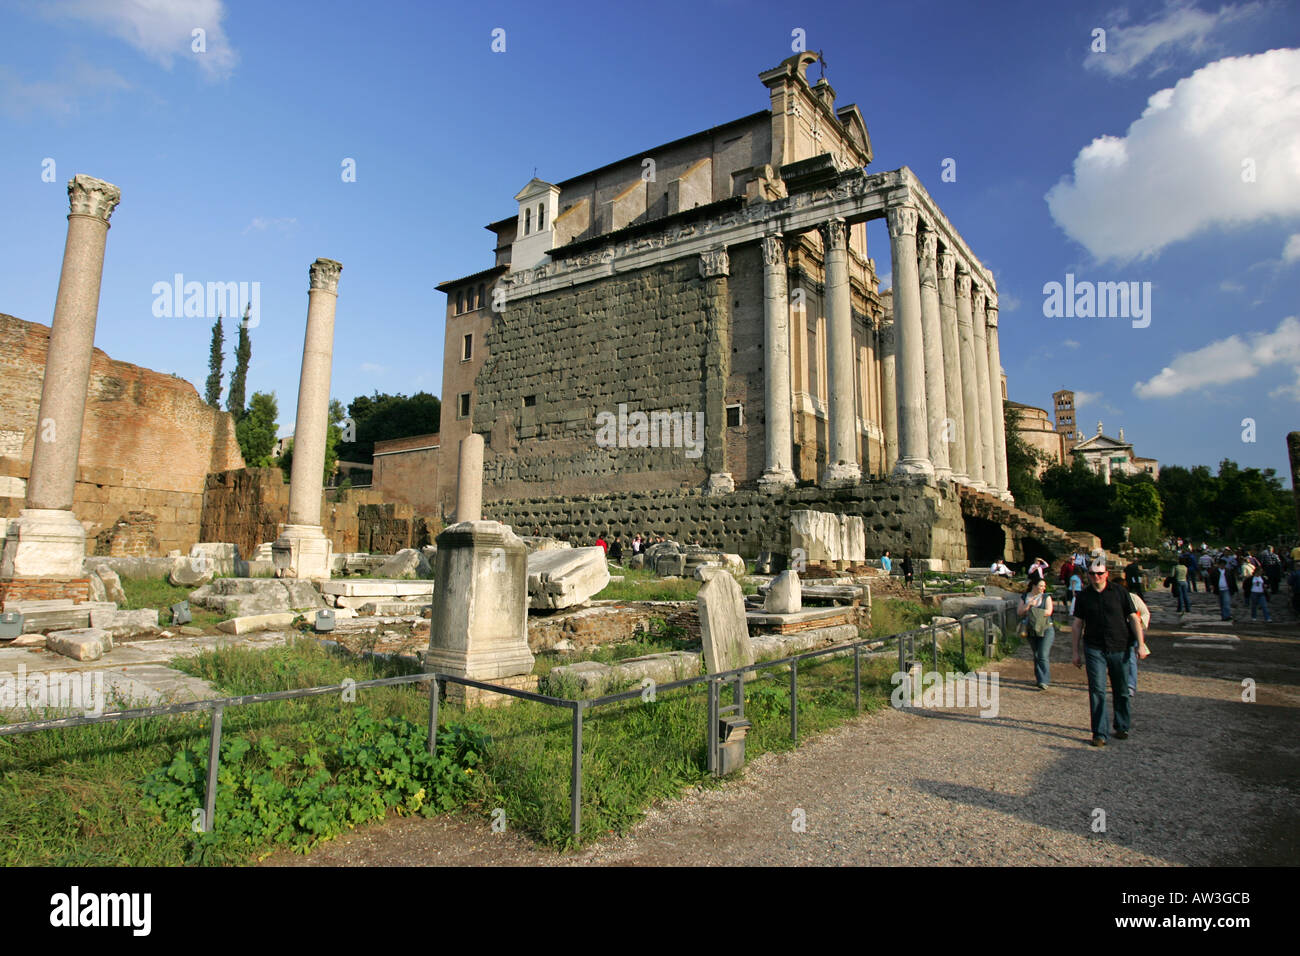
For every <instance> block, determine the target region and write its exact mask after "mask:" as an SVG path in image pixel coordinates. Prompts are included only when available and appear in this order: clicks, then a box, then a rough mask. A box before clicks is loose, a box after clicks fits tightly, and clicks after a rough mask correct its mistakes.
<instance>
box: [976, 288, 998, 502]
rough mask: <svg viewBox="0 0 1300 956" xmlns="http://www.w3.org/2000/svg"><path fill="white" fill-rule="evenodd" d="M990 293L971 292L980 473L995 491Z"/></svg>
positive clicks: (996, 476) (996, 478) (992, 491)
mask: <svg viewBox="0 0 1300 956" xmlns="http://www.w3.org/2000/svg"><path fill="white" fill-rule="evenodd" d="M986 301H988V293H987V292H985V291H984V289H982V288H980V287H979V286H976V287H975V289H974V292H973V293H972V295H971V323H972V325H973V326H974V328H975V374H976V376H977V377H978V379H979V389H978V391H979V394H978V401H979V414H980V472H981V473H982V474H983V476H984V483H985V484H986V485H988V490H989V491H990V492H991V493H992V494H998V493H999V492H1001V490H1002V489H1001V488H999V487H998V469H997V465H996V464H994V459H993V406H992V401H991V399H992V395H993V393H992V391H991V390H990V389H991V386H990V384H989V378H990V376H989V345H988V320H987V319H986V318H985V316H984V303H985V302H986Z"/></svg>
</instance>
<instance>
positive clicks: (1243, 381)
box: [0, 0, 1300, 476]
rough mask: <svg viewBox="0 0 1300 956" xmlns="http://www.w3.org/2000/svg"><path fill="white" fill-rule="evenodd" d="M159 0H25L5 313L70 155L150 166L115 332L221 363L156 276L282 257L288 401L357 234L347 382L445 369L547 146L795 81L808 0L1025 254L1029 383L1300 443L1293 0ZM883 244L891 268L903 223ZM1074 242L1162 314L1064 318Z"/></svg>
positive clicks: (550, 171) (1133, 424)
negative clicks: (650, 0) (788, 61)
mask: <svg viewBox="0 0 1300 956" xmlns="http://www.w3.org/2000/svg"><path fill="white" fill-rule="evenodd" d="M149 6H151V5H146V4H139V3H134V2H128V0H47V2H43V3H35V2H23V0H0V139H2V141H3V142H4V144H5V145H4V149H3V150H0V202H2V207H0V208H3V209H4V226H5V228H4V229H3V230H2V231H0V235H2V236H3V240H2V241H3V247H0V248H2V249H3V255H2V256H0V311H3V312H8V313H11V314H13V315H17V316H19V317H20V318H25V319H28V320H31V321H37V322H43V323H47V324H48V323H49V321H50V317H51V315H52V314H53V308H54V298H55V293H56V290H57V287H58V276H59V265H60V259H61V256H62V249H63V240H64V236H65V234H66V220H65V218H64V217H65V215H66V212H67V198H66V192H65V184H66V182H67V180H68V179H69V178H70V177H71V176H72V175H73V174H75V173H87V174H89V175H92V176H97V177H99V178H102V179H107V180H109V181H111V182H113V183H116V184H117V185H118V186H120V187H121V189H122V196H123V199H122V203H121V205H120V206H119V207H118V210H117V212H116V213H115V214H114V217H113V226H112V229H111V231H110V233H109V239H108V253H107V259H106V266H105V274H104V283H103V293H102V298H101V302H100V312H99V324H98V329H97V334H96V345H97V346H98V347H99V348H102V349H104V350H105V351H106V352H108V354H109V355H111V356H112V357H113V358H116V359H121V360H123V361H128V362H133V363H136V364H139V365H144V366H147V367H149V368H154V369H157V370H159V371H163V372H175V373H177V374H179V375H181V376H182V377H184V378H186V379H188V380H189V381H191V382H193V383H195V385H196V386H197V387H199V388H200V389H201V388H202V385H203V380H204V378H205V377H206V375H207V357H208V340H209V334H210V327H211V324H212V319H211V318H183V317H182V318H167V317H161V318H160V317H157V316H155V315H154V311H155V310H154V301H155V295H154V293H153V287H154V284H155V283H157V282H168V283H170V282H171V281H172V278H173V276H174V275H175V274H176V273H181V274H183V275H184V277H185V279H186V280H187V281H200V282H208V281H245V282H258V283H260V288H261V317H260V323H259V325H258V327H257V328H256V329H254V330H253V361H252V366H251V369H250V372H249V384H248V388H249V392H250V393H251V392H252V391H254V390H260V391H274V392H275V393H276V396H277V398H278V400H279V405H280V419H281V422H282V424H283V426H284V427H283V429H282V430H285V431H287V430H288V429H289V428H290V427H291V425H292V419H293V413H294V407H295V404H296V396H297V385H298V371H299V363H300V361H301V349H302V336H303V329H304V323H305V319H306V289H307V267H308V265H309V264H310V263H311V261H312V260H313V259H315V258H316V257H318V256H325V257H328V258H334V259H338V260H340V261H341V262H342V263H343V267H344V268H343V275H342V279H341V282H340V286H339V293H340V297H339V302H338V321H337V329H336V339H335V353H334V378H333V393H334V395H335V397H337V398H339V399H342V400H343V401H344V402H345V403H346V402H347V401H348V400H350V399H351V398H353V397H354V396H356V395H358V394H369V393H371V392H373V391H375V390H376V389H378V390H380V391H388V392H398V391H401V392H406V393H408V394H409V393H411V392H414V391H419V390H422V389H423V390H429V391H433V392H435V393H440V386H441V369H442V335H443V320H442V316H443V308H444V300H443V296H442V295H441V294H440V293H438V292H436V291H435V290H434V286H435V285H436V284H437V283H439V282H441V281H443V280H445V279H449V278H454V277H457V276H461V275H465V274H468V273H472V272H476V271H478V270H480V269H483V268H486V267H488V266H489V265H491V263H492V252H491V248H492V236H491V234H489V233H488V232H486V231H485V230H484V229H483V226H484V225H485V224H487V223H488V222H491V221H494V220H496V219H500V218H502V217H505V216H508V215H510V214H512V213H513V212H514V202H513V200H512V197H513V196H514V194H515V193H516V192H517V191H518V190H519V188H520V187H521V186H522V185H523V184H524V183H525V182H527V180H528V179H529V178H530V177H531V176H532V175H533V171H534V168H536V171H537V175H538V176H540V177H541V178H543V179H548V180H550V181H552V182H556V181H560V180H562V179H566V178H568V177H570V176H574V175H576V174H578V173H581V172H583V171H585V170H588V169H591V168H594V167H596V166H599V165H602V164H603V163H606V162H609V161H611V160H614V159H619V158H622V157H624V156H627V155H630V154H633V153H636V152H637V151H639V150H642V149H647V148H650V147H653V146H655V145H657V144H659V143H662V142H665V141H668V140H671V139H675V138H677V137H680V136H683V135H686V134H688V133H691V132H694V131H696V130H699V129H702V128H705V127H708V126H713V125H717V124H719V123H723V122H726V121H728V120H731V119H734V118H736V117H739V116H742V115H746V114H748V113H751V112H754V111H756V110H759V109H763V108H765V107H766V106H767V91H766V90H765V89H764V88H763V86H762V84H761V83H760V82H759V80H758V78H757V74H758V73H759V72H760V71H762V70H765V69H768V68H770V67H772V66H775V65H776V64H777V63H779V62H780V61H781V60H782V59H784V58H785V57H787V56H789V55H790V53H791V44H792V31H795V30H802V31H804V34H805V36H806V43H807V46H808V48H809V49H812V50H822V51H823V53H824V55H825V59H826V63H827V67H826V77H827V79H828V80H829V81H830V82H831V84H832V85H833V86H834V87H835V89H836V91H837V93H838V97H839V99H838V104H839V105H844V104H846V103H850V102H855V103H857V104H858V106H859V108H860V110H861V112H862V115H863V117H864V119H865V121H866V124H867V128H868V131H869V132H870V134H871V139H872V144H873V147H874V149H875V156H876V159H875V162H874V163H873V164H872V166H871V169H872V170H873V171H875V170H885V169H894V168H897V167H899V166H902V165H907V166H909V167H911V168H912V170H913V171H914V172H916V174H917V175H918V176H919V177H920V178H921V180H922V182H923V183H924V184H925V185H926V187H927V188H928V189H929V191H930V192H931V194H932V195H934V196H935V198H936V199H937V201H938V202H939V203H940V205H941V206H942V208H943V209H944V211H945V212H946V213H947V215H948V217H949V218H950V219H951V220H952V221H953V223H954V224H955V225H956V226H957V228H958V229H959V230H960V231H961V233H962V234H963V235H964V237H965V238H966V240H967V241H968V243H969V244H970V246H971V248H972V249H973V251H974V252H975V254H976V255H978V256H979V257H980V258H981V259H982V261H983V262H984V263H985V264H986V265H988V266H990V267H991V268H992V269H993V270H994V272H995V275H996V276H997V281H998V288H999V292H1000V296H1001V343H1002V359H1003V366H1004V368H1005V370H1006V372H1007V375H1008V383H1009V391H1010V397H1011V398H1012V399H1014V400H1016V401H1020V402H1026V403H1029V404H1034V405H1038V406H1040V407H1047V406H1048V405H1050V402H1051V392H1052V391H1053V390H1054V389H1057V388H1061V387H1069V388H1073V389H1075V390H1076V391H1077V392H1079V393H1080V395H1081V397H1082V399H1083V400H1082V402H1081V407H1080V410H1079V414H1078V420H1079V423H1080V426H1081V430H1082V431H1083V432H1084V433H1085V434H1090V433H1092V432H1093V431H1094V430H1095V428H1096V422H1097V420H1098V419H1101V420H1103V421H1104V422H1105V425H1106V431H1107V433H1108V434H1111V435H1114V434H1115V432H1116V431H1117V430H1118V428H1119V427H1120V426H1123V427H1124V429H1125V436H1126V438H1127V439H1129V440H1130V441H1132V442H1133V443H1134V445H1135V447H1136V451H1137V453H1138V454H1140V455H1147V456H1151V457H1155V458H1158V459H1159V460H1160V461H1161V462H1162V464H1188V465H1190V464H1200V463H1205V464H1211V465H1214V464H1215V463H1217V462H1218V461H1219V459H1221V458H1224V457H1230V458H1233V459H1235V460H1236V461H1238V462H1240V463H1242V464H1245V465H1257V466H1261V467H1273V468H1276V469H1278V471H1279V473H1281V474H1283V475H1284V476H1287V475H1289V469H1288V467H1287V464H1286V453H1285V433H1286V432H1287V431H1288V430H1292V429H1297V428H1300V414H1297V413H1298V412H1300V50H1297V47H1300V10H1298V9H1297V7H1296V6H1295V5H1294V4H1293V3H1289V2H1283V0H1275V2H1262V0H1261V2H1241V3H1231V2H1229V3H1220V2H1215V3H1213V4H1204V3H1203V4H1197V3H1192V2H1179V3H1131V4H1128V5H1127V6H1123V7H1120V6H1116V5H1115V4H1114V3H1109V2H1102V3H1094V2H1089V0H1083V2H1078V3H1073V2H1072V3H1059V4H1058V3H1047V2H1023V3H1021V2H1005V3H978V4H972V3H967V2H951V3H940V2H912V3H907V4H888V5H880V4H867V3H861V2H851V3H825V4H819V5H816V6H815V7H813V8H811V9H808V10H806V11H799V12H793V11H794V9H795V8H794V6H793V5H790V4H784V3H780V4H778V3H770V4H769V3H755V2H751V0H745V2H740V0H735V2H732V0H696V2H692V3H673V2H660V3H657V4H654V5H649V6H642V5H634V4H616V5H605V4H601V5H592V6H585V5H578V4H570V3H556V4H546V5H536V4H528V5H524V4H490V3H481V4H476V5H472V6H470V7H469V8H468V9H466V8H465V7H463V6H461V5H451V4H447V5H443V4H433V3H372V4H365V5H361V4H356V3H354V2H346V3H344V2H312V3H310V4H308V3H302V2H296V0H286V2H284V3H275V4H267V3H254V2H247V3H241V2H221V0H176V2H174V3H171V4H158V5H156V6H157V7H158V8H159V9H155V10H149V9H145V8H146V7H149ZM196 28H198V29H202V30H203V31H204V33H203V34H202V38H203V46H204V49H203V51H202V52H196V51H195V50H194V49H193V48H194V46H195V43H196V41H195V39H194V33H193V31H194V30H195V29H196ZM498 28H499V29H502V30H504V31H505V34H504V39H505V51H504V52H493V50H492V49H491V47H492V42H493V35H492V34H493V30H495V29H498ZM1098 30H1104V31H1105V34H1104V40H1105V45H1106V50H1105V52H1104V53H1103V52H1100V51H1098V52H1094V51H1093V49H1092V48H1093V47H1094V46H1097V45H1098V44H1099V42H1100V39H1101V37H1100V35H1099V34H1097V33H1096V32H1095V31H1098ZM814 73H815V71H814ZM347 159H352V160H355V168H356V177H355V182H345V181H344V177H343V175H342V168H343V163H344V161H345V160H347ZM945 159H952V160H955V170H956V179H955V181H953V182H945V181H943V180H942V178H941V170H942V168H943V166H942V164H943V162H944V160H945ZM48 160H53V163H52V164H50V163H49V162H47V161H48ZM48 178H52V179H53V181H52V182H49V181H46V179H48ZM1049 195H1050V197H1051V199H1050V201H1049V198H1048V197H1049ZM869 242H870V243H871V245H872V248H871V250H870V252H871V254H872V255H873V256H874V257H875V258H876V259H877V262H878V264H879V266H880V268H881V270H882V272H884V271H887V269H888V259H889V254H888V240H887V235H886V233H885V230H884V227H883V224H882V223H873V224H872V227H871V230H870V232H869ZM1067 274H1073V275H1074V276H1075V279H1076V281H1093V282H1118V281H1125V282H1139V283H1147V282H1149V283H1150V284H1151V285H1150V289H1151V293H1150V307H1151V308H1150V319H1151V321H1150V324H1149V325H1147V326H1146V327H1144V328H1136V327H1134V325H1133V322H1132V321H1130V319H1128V318H1123V317H1119V318H1065V317H1049V316H1046V315H1045V314H1044V300H1045V295H1044V291H1043V290H1044V286H1045V285H1046V284H1047V283H1050V282H1062V283H1063V282H1064V281H1065V277H1066V275H1067ZM233 332H234V328H233V325H232V326H228V329H227V343H228V351H229V350H230V349H232V348H233ZM231 364H232V363H231V362H230V360H229V359H228V360H227V370H229V367H230V365H231ZM1244 419H1252V420H1253V421H1254V429H1253V432H1254V434H1253V437H1254V439H1255V440H1254V441H1247V440H1244V437H1246V438H1248V437H1251V435H1250V431H1251V429H1250V428H1249V427H1248V426H1243V424H1242V423H1243V420H1244Z"/></svg>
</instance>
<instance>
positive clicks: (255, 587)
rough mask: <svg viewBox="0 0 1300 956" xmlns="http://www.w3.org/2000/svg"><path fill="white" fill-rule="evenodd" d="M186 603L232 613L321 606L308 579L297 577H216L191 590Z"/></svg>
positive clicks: (242, 613) (323, 602)
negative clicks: (188, 601) (195, 589)
mask: <svg viewBox="0 0 1300 956" xmlns="http://www.w3.org/2000/svg"><path fill="white" fill-rule="evenodd" d="M190 603H191V604H194V605H196V606H198V607H203V608H207V609H208V610H211V611H219V612H221V613H222V614H225V615H230V616H235V617H247V616H249V615H252V614H274V613H280V612H284V611H304V610H312V611H314V610H316V609H317V608H322V607H325V600H324V598H322V597H321V595H320V592H318V591H317V590H316V588H315V587H314V586H313V585H312V583H311V582H310V581H307V580H299V579H297V578H216V579H215V580H213V581H212V582H211V583H209V584H206V585H204V586H203V587H201V588H199V589H198V590H197V591H194V592H193V593H191V594H190Z"/></svg>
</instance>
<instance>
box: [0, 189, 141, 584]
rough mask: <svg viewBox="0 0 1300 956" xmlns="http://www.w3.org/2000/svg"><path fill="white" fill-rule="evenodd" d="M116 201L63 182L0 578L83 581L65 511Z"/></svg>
mask: <svg viewBox="0 0 1300 956" xmlns="http://www.w3.org/2000/svg"><path fill="white" fill-rule="evenodd" d="M121 198H122V194H121V191H120V190H119V189H118V188H117V187H116V186H114V185H113V184H112V183H106V182H104V181H103V180H102V179H95V178H93V177H91V176H85V175H80V174H79V175H77V176H74V177H73V178H72V179H71V180H70V181H69V182H68V204H69V210H70V211H69V212H68V236H67V240H66V242H65V244H64V247H63V269H62V271H61V272H60V273H59V292H58V297H57V298H56V299H55V302H54V319H53V321H52V322H51V324H50V343H49V347H48V348H47V350H46V353H45V379H44V381H43V383H42V385H41V405H40V411H39V412H38V413H37V417H36V436H35V440H34V441H33V447H32V468H31V473H30V476H29V477H28V480H27V499H26V501H25V502H24V504H25V507H24V508H23V510H22V512H21V513H20V514H19V516H18V518H17V519H15V520H14V521H12V522H10V525H9V529H8V532H7V534H6V537H5V543H4V550H3V556H2V557H0V577H6V578H12V577H50V578H78V579H79V578H81V577H82V561H83V560H84V559H85V556H86V532H85V529H84V528H82V526H81V522H80V521H78V520H77V519H76V516H74V515H73V513H72V497H73V492H74V491H75V489H76V485H77V457H78V456H79V455H80V453H81V426H82V423H83V421H84V419H85V414H86V390H87V388H88V387H89V384H90V357H91V353H92V352H93V351H94V346H95V322H96V319H97V317H98V314H99V287H100V280H101V278H102V276H103V272H104V246H105V243H106V241H107V239H108V220H109V217H111V216H112V215H113V210H114V209H115V208H117V204H118V202H120V201H121Z"/></svg>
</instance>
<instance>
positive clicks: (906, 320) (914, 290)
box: [886, 204, 934, 481]
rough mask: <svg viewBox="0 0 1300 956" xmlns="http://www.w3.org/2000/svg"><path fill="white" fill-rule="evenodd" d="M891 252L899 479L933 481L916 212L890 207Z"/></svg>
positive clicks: (896, 470)
mask: <svg viewBox="0 0 1300 956" xmlns="http://www.w3.org/2000/svg"><path fill="white" fill-rule="evenodd" d="M886 215H887V216H888V217H889V239H890V243H889V251H890V258H891V260H892V263H893V271H894V334H895V336H896V339H897V343H896V346H895V357H894V358H895V360H894V373H895V377H896V380H897V390H898V459H897V461H895V463H894V476H895V477H897V478H913V479H915V478H919V479H921V480H924V481H928V480H930V479H932V478H933V477H934V465H932V464H931V463H930V448H929V439H928V437H927V436H926V412H925V343H924V339H923V337H922V332H921V282H920V277H919V276H918V275H917V269H916V219H917V211H916V207H915V206H912V205H908V204H902V205H898V206H890V207H889V209H888V210H887V211H886Z"/></svg>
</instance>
